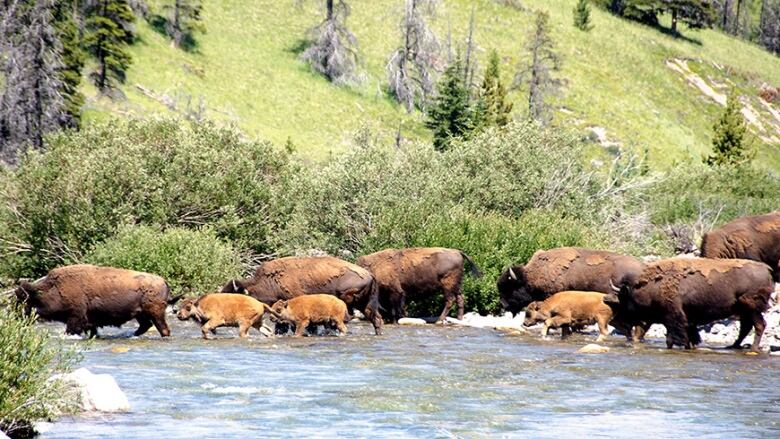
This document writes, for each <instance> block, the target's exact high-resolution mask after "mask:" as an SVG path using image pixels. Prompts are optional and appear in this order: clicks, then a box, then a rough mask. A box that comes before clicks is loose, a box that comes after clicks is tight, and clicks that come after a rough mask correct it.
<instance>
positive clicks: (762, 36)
mask: <svg viewBox="0 0 780 439" xmlns="http://www.w3.org/2000/svg"><path fill="white" fill-rule="evenodd" d="M758 42H759V44H761V45H762V46H764V47H765V48H766V49H767V50H769V51H771V52H774V53H775V54H780V2H778V1H777V0H763V1H762V2H761V20H760V23H759V34H758Z"/></svg>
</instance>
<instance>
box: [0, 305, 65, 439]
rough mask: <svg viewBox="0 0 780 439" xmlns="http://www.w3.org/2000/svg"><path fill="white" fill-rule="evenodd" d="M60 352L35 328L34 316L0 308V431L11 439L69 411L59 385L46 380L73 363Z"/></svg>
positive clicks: (40, 330) (9, 306)
mask: <svg viewBox="0 0 780 439" xmlns="http://www.w3.org/2000/svg"><path fill="white" fill-rule="evenodd" d="M75 359H76V357H75V356H74V352H73V351H70V350H66V349H64V348H63V347H62V346H60V345H58V344H55V342H54V341H53V340H52V339H51V337H50V336H49V335H48V332H47V331H46V330H45V329H42V328H40V327H36V326H35V315H34V314H31V315H30V316H25V315H24V314H23V312H22V310H21V309H20V308H19V307H16V306H12V305H9V304H8V303H3V304H2V306H0V364H1V365H2V367H0V431H3V432H5V433H6V434H8V435H10V436H11V437H13V436H15V435H16V434H20V435H21V434H29V433H31V432H32V424H33V423H34V422H36V421H41V420H50V419H52V418H53V417H54V416H55V415H56V414H57V413H61V412H63V411H67V410H70V409H71V408H72V407H71V406H70V405H69V404H70V403H69V402H68V401H66V400H65V398H63V393H62V389H63V385H62V383H61V382H59V381H56V380H50V379H49V378H50V377H51V376H52V374H54V373H62V372H65V371H67V370H68V369H69V368H70V367H71V365H72V364H74V363H75Z"/></svg>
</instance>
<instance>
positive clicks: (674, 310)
mask: <svg viewBox="0 0 780 439" xmlns="http://www.w3.org/2000/svg"><path fill="white" fill-rule="evenodd" d="M664 326H665V327H666V347H667V348H669V349H671V348H672V347H673V346H674V345H679V346H688V317H687V316H686V315H685V311H683V308H682V303H681V302H680V301H679V300H678V301H676V302H674V303H671V304H670V305H669V307H668V308H667V309H666V316H665V318H664Z"/></svg>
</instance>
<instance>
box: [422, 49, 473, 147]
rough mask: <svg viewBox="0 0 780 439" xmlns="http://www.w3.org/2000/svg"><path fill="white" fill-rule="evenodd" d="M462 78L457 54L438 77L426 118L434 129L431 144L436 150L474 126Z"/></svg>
mask: <svg viewBox="0 0 780 439" xmlns="http://www.w3.org/2000/svg"><path fill="white" fill-rule="evenodd" d="M463 78H464V75H463V61H462V60H461V57H460V54H458V56H456V58H455V60H454V61H453V63H452V64H450V65H449V66H448V67H447V70H445V71H444V75H443V76H442V78H441V80H440V81H439V84H438V86H437V92H438V94H437V96H436V99H435V100H434V102H433V104H432V105H431V106H430V108H429V109H428V120H426V122H425V126H427V127H428V128H429V129H430V130H432V131H433V146H434V148H436V149H437V150H439V151H443V150H445V149H447V148H448V147H449V145H450V141H451V140H452V139H454V138H459V137H463V136H465V135H467V134H468V133H469V132H470V131H471V130H472V129H473V123H472V110H471V105H470V102H469V91H468V88H467V87H466V84H465V83H464V81H463Z"/></svg>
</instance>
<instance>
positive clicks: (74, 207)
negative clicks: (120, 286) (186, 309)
mask: <svg viewBox="0 0 780 439" xmlns="http://www.w3.org/2000/svg"><path fill="white" fill-rule="evenodd" d="M292 168H293V167H292V166H291V165H290V163H289V158H288V155H287V154H286V153H284V152H282V151H280V150H278V149H276V148H274V147H273V146H272V145H271V144H270V143H267V142H255V141H249V140H247V139H245V138H244V137H243V136H242V135H241V134H239V133H238V132H237V131H235V130H233V129H230V128H218V127H216V126H214V125H212V124H210V123H192V124H190V123H187V122H183V121H177V120H161V121H133V120H130V121H119V120H113V121H110V122H108V123H97V124H90V125H89V126H87V127H85V128H84V129H83V130H82V131H80V132H64V133H61V134H57V135H54V136H53V137H51V138H49V139H48V140H47V142H46V150H45V151H43V152H36V151H33V152H30V153H29V154H28V155H27V156H26V157H24V158H22V160H21V163H20V165H19V168H18V170H16V171H12V172H8V173H7V174H8V175H7V176H6V179H7V180H8V182H7V183H6V184H5V186H7V187H6V188H5V190H4V191H2V192H0V203H1V204H0V205H2V206H4V208H5V209H6V210H7V211H10V212H11V213H8V212H6V213H5V214H3V215H0V216H3V217H5V218H7V219H10V222H11V223H10V224H9V225H8V226H7V227H8V230H10V231H11V236H9V237H3V238H4V241H3V242H2V243H0V244H2V246H3V247H5V248H4V249H5V250H8V249H13V248H21V249H22V250H23V251H20V252H18V253H15V261H14V262H13V263H12V264H13V267H12V269H13V270H14V275H15V276H27V277H34V276H37V275H40V274H41V273H44V272H45V271H46V270H47V269H49V268H51V267H52V266H54V265H58V264H62V263H68V262H71V261H73V260H77V259H79V258H80V257H82V256H83V255H84V254H86V253H87V252H88V251H89V250H90V249H91V248H92V247H93V246H94V245H95V244H97V243H99V242H101V241H103V240H105V239H107V238H109V237H111V236H112V235H114V234H115V233H116V231H117V228H118V227H119V226H120V225H121V224H144V225H151V226H182V227H189V228H197V227H201V226H203V225H209V226H210V227H211V228H212V229H213V231H214V233H215V234H216V235H217V236H219V237H221V238H224V239H227V240H230V241H232V242H234V243H235V245H236V246H237V247H240V248H246V249H248V250H252V251H254V252H269V253H270V252H271V249H270V248H269V244H268V236H269V235H271V234H273V230H274V229H275V227H276V226H277V225H278V224H279V223H281V222H283V220H282V219H280V217H279V215H280V213H279V212H282V211H283V210H284V208H278V205H277V204H275V200H277V199H278V197H276V194H275V191H276V190H277V188H282V187H285V184H286V181H287V179H288V178H289V176H290V175H291V174H292V173H293V172H292ZM6 264H11V263H6Z"/></svg>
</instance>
